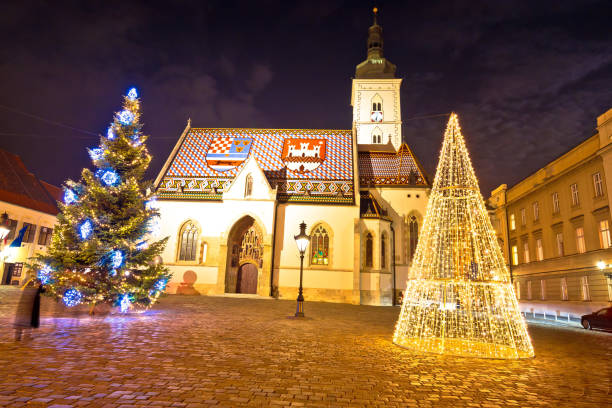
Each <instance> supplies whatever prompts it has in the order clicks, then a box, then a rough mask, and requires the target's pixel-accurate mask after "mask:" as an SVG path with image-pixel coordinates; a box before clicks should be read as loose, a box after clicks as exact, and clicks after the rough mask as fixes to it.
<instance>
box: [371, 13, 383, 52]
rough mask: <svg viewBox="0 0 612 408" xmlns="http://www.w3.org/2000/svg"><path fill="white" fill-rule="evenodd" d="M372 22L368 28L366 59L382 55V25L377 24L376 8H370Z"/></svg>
mask: <svg viewBox="0 0 612 408" xmlns="http://www.w3.org/2000/svg"><path fill="white" fill-rule="evenodd" d="M372 12H373V14H374V22H373V23H372V25H371V26H370V28H369V29H368V59H372V58H382V57H383V36H382V27H381V26H379V25H378V18H377V17H378V8H377V7H374V9H372Z"/></svg>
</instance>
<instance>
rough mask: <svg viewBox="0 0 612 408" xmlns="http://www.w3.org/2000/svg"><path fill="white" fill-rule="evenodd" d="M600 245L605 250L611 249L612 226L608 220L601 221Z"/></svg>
mask: <svg viewBox="0 0 612 408" xmlns="http://www.w3.org/2000/svg"><path fill="white" fill-rule="evenodd" d="M599 243H600V245H601V247H602V248H603V249H606V248H610V246H611V242H610V225H609V223H608V220H602V221H599Z"/></svg>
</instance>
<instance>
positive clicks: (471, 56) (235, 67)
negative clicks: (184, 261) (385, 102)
mask: <svg viewBox="0 0 612 408" xmlns="http://www.w3.org/2000/svg"><path fill="white" fill-rule="evenodd" d="M373 5H374V3H373V2H358V1H325V2H317V1H312V0H307V1H295V2H294V1H277V2H276V1H274V2H273V1H248V2H247V1H245V2H234V1H227V0H224V1H209V2H205V1H193V2H187V1H174V2H168V1H163V2H162V1H159V2H158V1H147V2H146V3H145V2H142V3H136V2H127V1H122V2H113V1H104V2H93V1H74V2H60V1H52V2H51V1H39V2H33V1H32V2H29V1H11V2H3V4H2V11H1V12H0V148H3V149H6V150H8V151H10V152H12V153H15V154H18V155H20V156H21V157H22V159H23V160H24V162H25V164H26V166H27V167H28V168H29V169H30V170H31V171H32V172H33V173H34V174H36V175H37V176H38V177H40V178H41V179H43V180H45V181H48V182H51V183H53V184H56V185H60V184H61V183H62V182H63V181H64V180H65V179H67V178H74V179H77V178H78V177H79V174H80V170H81V168H83V167H86V166H90V162H89V158H88V155H87V152H86V150H85V148H86V147H92V146H95V145H97V144H98V137H97V136H96V135H97V134H101V133H102V132H104V131H105V130H106V127H107V126H108V124H109V123H110V122H111V120H112V113H113V112H114V111H116V110H118V109H119V107H120V104H121V101H122V99H121V96H122V94H124V93H125V91H126V90H127V89H128V88H129V87H131V86H136V87H137V88H138V90H139V92H140V95H141V98H142V105H143V121H144V123H145V128H144V131H145V133H146V134H148V135H150V138H149V141H148V146H149V150H150V151H151V153H152V154H153V156H154V160H153V162H152V164H151V168H150V172H149V176H150V177H151V178H153V177H155V176H156V175H157V172H158V171H159V170H160V168H161V166H162V165H163V163H164V162H165V160H166V158H167V157H168V155H169V154H170V152H171V150H172V148H173V146H174V144H175V142H176V141H177V139H178V137H179V136H180V134H181V132H182V131H183V129H184V127H185V125H186V122H187V118H189V117H191V119H192V121H193V126H195V127H271V128H340V129H350V128H351V120H352V117H351V107H350V91H351V78H352V76H353V75H354V72H355V65H357V64H358V63H359V62H361V61H362V60H364V59H365V56H366V37H367V29H368V27H369V26H370V25H371V23H372V14H371V9H372V6H373ZM377 5H378V7H379V8H380V18H379V21H380V23H381V25H382V27H383V30H384V39H385V56H386V57H387V58H388V59H389V60H390V61H391V62H393V63H394V64H396V65H397V67H398V70H397V73H398V76H399V77H401V78H403V79H404V81H403V84H402V115H403V118H402V119H403V121H404V129H403V131H404V140H405V141H407V142H408V144H409V145H410V146H411V147H412V149H413V151H414V152H415V153H416V155H417V157H418V158H419V159H420V161H421V163H422V164H423V165H424V167H425V168H426V170H427V171H428V172H429V175H430V177H431V178H432V179H433V176H434V173H435V165H436V163H437V159H438V151H439V148H440V145H441V140H442V135H443V131H444V127H445V123H446V120H447V118H446V117H443V116H433V115H438V114H444V113H448V112H451V111H455V112H457V113H458V114H459V119H460V122H461V125H462V128H463V133H464V135H465V137H466V139H467V143H468V148H469V149H470V151H471V156H472V159H473V161H474V166H475V169H476V173H477V175H478V177H479V179H480V182H481V190H482V192H483V193H484V194H485V196H488V194H489V192H490V190H491V189H492V188H495V187H496V186H497V185H499V184H501V183H507V184H508V185H512V184H514V183H516V182H517V181H519V180H520V179H522V178H524V177H526V176H528V175H529V174H530V173H532V172H533V171H534V170H536V169H538V168H540V167H542V166H543V165H544V164H546V163H547V162H548V161H550V160H552V159H554V158H555V157H557V156H558V155H559V154H562V153H564V152H565V151H567V150H569V149H570V148H571V147H573V146H575V145H576V144H578V143H579V142H581V141H582V140H584V139H585V138H587V137H589V136H591V135H593V134H594V132H595V123H596V117H597V116H598V115H600V114H602V113H603V112H605V111H606V110H607V109H609V108H612V28H611V27H612V23H611V21H612V7H611V6H612V4H611V2H610V1H587V0H583V1H561V0H559V1H523V2H518V1H512V2H511V1H476V0H472V1H423V2H411V1H402V2H397V3H395V2H390V1H384V2H382V1H381V2H378V3H377ZM430 115H432V116H430Z"/></svg>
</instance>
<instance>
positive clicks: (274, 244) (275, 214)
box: [270, 197, 278, 297]
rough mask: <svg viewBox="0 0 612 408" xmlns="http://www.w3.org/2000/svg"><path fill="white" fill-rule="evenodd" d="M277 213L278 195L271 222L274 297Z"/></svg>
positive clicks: (271, 291)
mask: <svg viewBox="0 0 612 408" xmlns="http://www.w3.org/2000/svg"><path fill="white" fill-rule="evenodd" d="M277 215H278V197H277V198H276V202H275V203H274V222H273V223H272V259H270V297H274V294H275V293H274V256H275V251H276V223H277V220H276V218H277V217H276V216H277Z"/></svg>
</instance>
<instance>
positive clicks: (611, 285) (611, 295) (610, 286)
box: [606, 275, 612, 302]
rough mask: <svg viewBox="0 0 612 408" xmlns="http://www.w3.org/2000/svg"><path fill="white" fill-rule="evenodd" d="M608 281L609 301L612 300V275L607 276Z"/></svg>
mask: <svg viewBox="0 0 612 408" xmlns="http://www.w3.org/2000/svg"><path fill="white" fill-rule="evenodd" d="M606 280H607V281H608V302H612V275H608V276H606Z"/></svg>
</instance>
